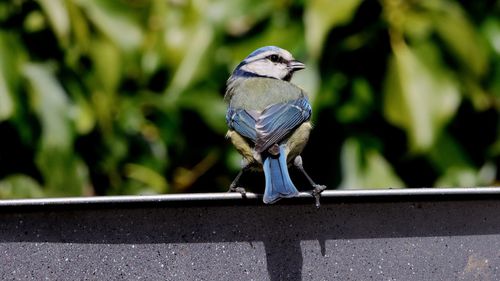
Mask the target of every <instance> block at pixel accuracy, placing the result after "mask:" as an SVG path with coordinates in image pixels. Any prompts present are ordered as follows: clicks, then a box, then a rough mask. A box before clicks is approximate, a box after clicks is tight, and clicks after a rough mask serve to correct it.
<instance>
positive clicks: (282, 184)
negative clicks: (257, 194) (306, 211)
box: [264, 145, 299, 204]
mask: <svg viewBox="0 0 500 281" xmlns="http://www.w3.org/2000/svg"><path fill="white" fill-rule="evenodd" d="M264 175H265V177H266V189H265V191H264V203H266V204H272V203H274V202H276V201H278V200H279V199H281V198H289V197H294V196H297V195H298V194H299V191H298V190H297V188H296V187H295V185H293V183H292V180H291V179H290V175H289V174H288V167H287V163H286V155H285V148H284V145H281V146H280V153H279V155H278V156H268V157H267V158H266V159H265V160H264Z"/></svg>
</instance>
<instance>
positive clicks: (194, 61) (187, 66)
mask: <svg viewBox="0 0 500 281" xmlns="http://www.w3.org/2000/svg"><path fill="white" fill-rule="evenodd" d="M213 39H214V30H213V29H212V27H211V26H209V25H207V24H206V23H203V22H202V23H199V25H198V26H197V28H196V30H194V33H193V34H192V42H191V44H190V45H189V46H188V48H187V50H186V53H185V55H184V58H183V60H182V62H181V64H180V65H179V67H178V68H177V71H176V72H175V74H174V77H173V78H172V81H171V83H170V85H169V86H168V88H167V89H166V91H165V98H166V99H167V101H172V102H174V101H176V100H177V98H178V97H179V96H180V94H181V92H183V91H184V90H185V89H186V87H187V86H188V85H189V84H190V83H191V82H192V81H193V79H194V78H195V75H196V74H197V73H199V71H200V70H203V69H205V68H206V67H207V65H204V64H203V63H202V62H203V61H204V60H205V59H206V55H207V50H208V48H209V47H210V45H211V44H212V42H213Z"/></svg>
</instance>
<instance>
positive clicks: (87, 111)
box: [67, 80, 96, 135]
mask: <svg viewBox="0 0 500 281" xmlns="http://www.w3.org/2000/svg"><path fill="white" fill-rule="evenodd" d="M67 87H68V91H69V92H70V93H71V96H72V98H73V100H74V102H75V106H73V107H72V111H71V114H72V115H71V117H72V119H73V120H74V121H75V129H76V132H78V134H80V135H85V134H87V133H89V132H90V131H91V130H92V129H93V128H94V126H95V123H96V120H95V115H94V111H93V108H92V107H91V105H90V103H89V101H88V100H87V99H86V98H85V94H84V93H83V90H82V89H81V88H80V86H79V85H78V84H77V83H76V82H75V81H73V80H69V81H68V83H67Z"/></svg>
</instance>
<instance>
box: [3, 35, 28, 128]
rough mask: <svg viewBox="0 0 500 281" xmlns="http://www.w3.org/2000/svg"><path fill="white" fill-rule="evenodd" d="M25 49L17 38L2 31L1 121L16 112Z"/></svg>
mask: <svg viewBox="0 0 500 281" xmlns="http://www.w3.org/2000/svg"><path fill="white" fill-rule="evenodd" d="M23 51H24V48H23V47H22V46H21V44H20V42H18V40H17V38H16V37H15V36H14V35H12V34H8V33H5V32H2V31H0V121H3V120H6V119H9V118H10V117H11V116H12V115H13V114H14V112H15V110H16V109H15V105H16V96H15V95H14V93H16V90H17V86H18V84H19V80H20V79H19V73H18V69H19V64H20V63H21V62H22V61H23V60H24V59H23V57H22V52H23Z"/></svg>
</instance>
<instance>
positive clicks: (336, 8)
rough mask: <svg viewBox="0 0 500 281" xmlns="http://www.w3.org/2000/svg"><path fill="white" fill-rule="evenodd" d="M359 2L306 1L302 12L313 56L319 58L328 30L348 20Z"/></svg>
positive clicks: (346, 0)
mask: <svg viewBox="0 0 500 281" xmlns="http://www.w3.org/2000/svg"><path fill="white" fill-rule="evenodd" d="M361 3H362V1H361V0H337V1H331V0H312V1H308V2H306V9H305V13H304V25H305V27H306V42H307V46H308V49H309V52H310V54H311V55H312V57H313V58H315V59H317V58H319V55H320V53H321V49H322V47H323V44H324V41H325V38H326V36H327V35H328V32H329V31H330V30H331V29H332V28H333V27H335V26H338V25H341V24H345V23H347V22H349V21H350V20H351V19H352V17H353V16H354V13H355V12H356V10H357V8H358V6H359V5H360V4H361Z"/></svg>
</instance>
